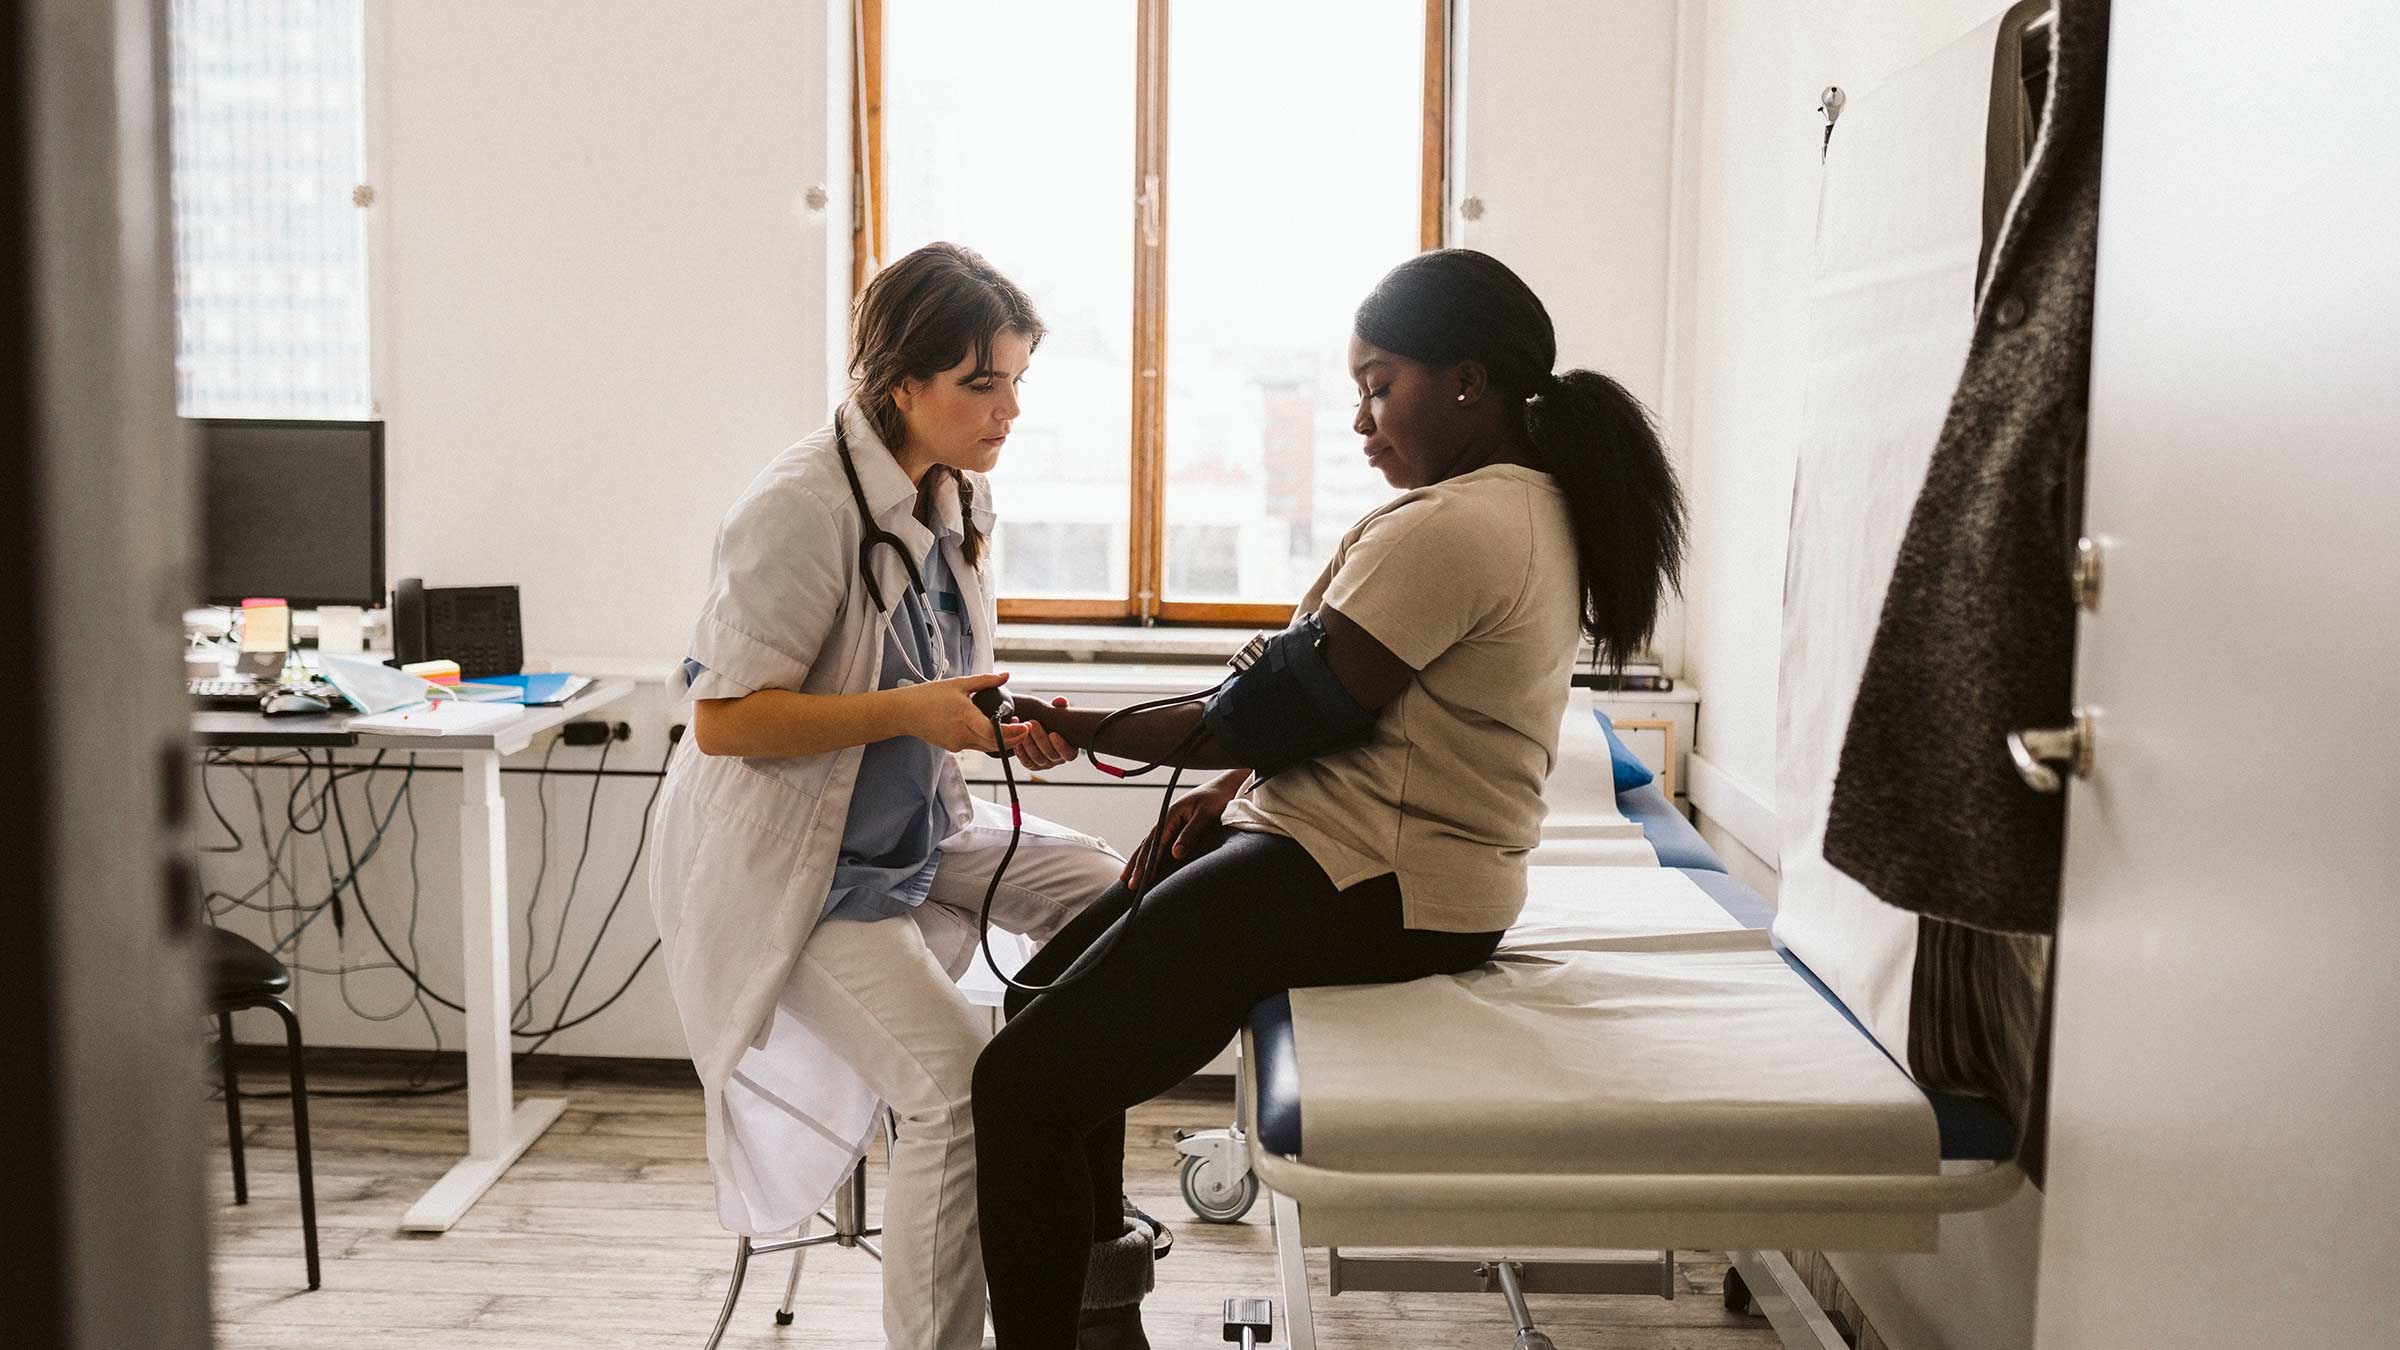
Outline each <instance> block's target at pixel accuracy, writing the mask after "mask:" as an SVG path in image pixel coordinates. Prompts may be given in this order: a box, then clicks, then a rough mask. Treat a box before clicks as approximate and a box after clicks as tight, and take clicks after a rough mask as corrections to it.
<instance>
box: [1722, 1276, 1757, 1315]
mask: <svg viewBox="0 0 2400 1350" xmlns="http://www.w3.org/2000/svg"><path fill="white" fill-rule="evenodd" d="M1725 1311H1727V1312H1729V1313H1733V1314H1735V1315H1736V1316H1740V1317H1756V1316H1758V1305H1756V1304H1754V1303H1752V1302H1751V1301H1750V1285H1749V1282H1748V1281H1746V1280H1744V1279H1743V1278H1742V1272H1740V1271H1738V1270H1735V1269H1734V1268H1733V1267H1731V1266H1727V1267H1726V1268H1725Z"/></svg>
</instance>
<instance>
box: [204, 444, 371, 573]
mask: <svg viewBox="0 0 2400 1350" xmlns="http://www.w3.org/2000/svg"><path fill="white" fill-rule="evenodd" d="M197 426H198V428H199V432H200V454H201V466H202V467H201V484H202V488H201V501H202V503H203V520H202V528H201V549H202V554H201V556H202V559H203V561H202V564H201V576H202V578H203V585H202V591H203V596H204V598H205V599H206V600H207V601H208V603H210V604H212V605H238V604H240V603H241V602H242V601H243V600H244V599H246V598H248V597H251V596H259V595H268V596H280V597H282V598H283V599H286V600H289V601H290V602H291V603H292V605H293V607H294V608H298V609H310V608H314V607H316V606H318V605H361V606H374V605H380V604H382V603H383V601H384V570H383V423H381V422H299V421H290V422H286V421H237V420H230V419H207V420H202V421H199V422H198V423H197Z"/></svg>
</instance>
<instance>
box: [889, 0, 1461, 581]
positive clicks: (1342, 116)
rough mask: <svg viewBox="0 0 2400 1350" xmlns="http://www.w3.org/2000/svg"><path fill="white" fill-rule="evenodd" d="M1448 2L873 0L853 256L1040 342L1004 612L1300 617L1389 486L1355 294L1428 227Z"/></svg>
mask: <svg viewBox="0 0 2400 1350" xmlns="http://www.w3.org/2000/svg"><path fill="white" fill-rule="evenodd" d="M1446 11H1447V6H1446V4H1445V3H1444V0H1346V2H1345V3H1344V4H1341V5H1292V4H1288V3H1273V2H1272V0H1206V3H1202V2H1201V0H1183V3H1170V2H1169V0H1133V2H1131V3H1128V0H1056V2H1055V3H1049V4H1045V5H1043V6H1040V7H1038V9H1035V10H1032V11H1031V12H1027V11H1022V10H1010V11H1007V12H1006V17H1005V18H1004V19H995V17H994V14H995V12H994V11H993V10H991V9H990V8H989V7H988V6H985V5H980V4H973V3H968V0H866V3H864V4H863V6H862V8H861V10H860V15H861V21H862V22H861V29H862V34H861V36H862V40H863V45H862V57H863V58H864V59H863V66H864V71H865V85H866V96H865V97H864V98H863V99H862V100H861V105H862V112H863V117H862V121H861V125H860V127H859V128H858V135H857V139H856V141H855V142H854V143H855V144H856V145H858V146H859V147H861V150H862V159H863V160H864V161H865V163H866V165H867V166H868V173H867V186H866V190H865V191H864V193H862V196H863V197H864V198H865V200H866V206H867V209H866V210H865V211H864V212H863V222H862V223H863V225H864V229H863V232H862V237H861V240H860V244H861V252H862V254H864V253H868V252H872V253H873V255H874V256H876V257H878V258H883V259H889V258H892V257H897V256H899V255H900V254H902V253H905V252H907V251H908V250H910V249H913V248H916V247H918V246H920V245H922V244H925V243H929V242H932V241H934V240H937V239H948V240H952V241H955V242H958V243H962V244H966V245H968V246H970V247H972V248H975V249H977V250H978V251H980V252H982V253H983V254H984V255H985V256H986V257H988V258H990V259H991V261H992V262H993V264H994V265H996V266H998V267H999V268H1000V269H1001V270H1002V271H1004V272H1006V273H1007V274H1008V275H1009V276H1011V277H1012V278H1014V279H1015V280H1016V281H1017V282H1018V283H1019V284H1020V285H1023V286H1024V287H1025V288H1026V290H1027V291H1028V292H1029V293H1030V294H1031V295H1032V296H1033V299H1034V303H1035V304H1036V306H1038V307H1039V308H1040V310H1041V311H1042V315H1043V319H1044V321H1045V322H1046V323H1047V324H1048V326H1049V336H1048V337H1047V338H1046V339H1045V340H1044V342H1043V344H1042V348H1041V351H1040V353H1039V354H1038V355H1037V356H1036V357H1035V359H1034V363H1033V367H1032V369H1031V371H1030V373H1029V375H1028V377H1027V380H1026V389H1025V399H1024V404H1025V410H1024V414H1023V416H1022V418H1021V419H1020V420H1019V422H1018V424H1017V426H1018V429H1017V432H1016V434H1015V435H1014V436H1013V437H1012V438H1011V439H1010V442H1009V448H1008V450H1007V452H1006V453H1005V455H1004V456H1003V457H1002V460H1001V463H1000V467H999V469H998V470H997V471H996V472H995V474H994V475H993V478H994V496H995V497H996V498H997V507H998V510H999V513H1000V517H1001V525H1000V530H999V533H1000V540H999V541H998V542H997V543H996V545H995V561H996V567H997V575H998V577H999V587H1000V593H1001V612H1002V615H1003V617H1007V618H1016V619H1024V618H1086V619H1092V618H1140V619H1144V620H1150V619H1168V620H1176V619H1187V620H1203V621H1206V620H1214V621H1220V622H1259V621H1265V620H1270V619H1273V620H1276V621H1280V618H1281V616H1284V615H1286V614H1288V612H1289V609H1290V606H1291V604H1292V602H1293V601H1294V600H1296V599H1297V598H1298V596H1299V595H1300V593H1301V591H1302V590H1304V589H1305V588H1306V586H1307V584H1308V583H1309V582H1310V581H1311V580H1312V579H1313V578H1314V577H1315V575H1316V572H1317V570H1318V568H1320V567H1321V566H1322V565H1323V563H1324V561H1325V557H1326V555H1327V554H1328V553H1329V552H1330V551H1331V549H1332V546H1333V544H1334V542H1335V541H1336V540H1337V539H1338V538H1339V537H1340V535H1341V532H1342V531H1343V530H1345V529H1347V528H1348V527H1349V526H1350V524H1351V523H1353V522H1354V521H1355V520H1356V519H1357V518H1358V517H1359V516H1360V515H1363V514H1364V513H1365V512H1366V511H1367V510H1368V509H1370V508H1371V507H1372V506H1373V505H1374V504H1375V503H1376V502H1378V501H1381V500H1383V499H1384V497H1386V496H1388V495H1389V491H1390V490H1389V488H1387V487H1386V486H1385V485H1384V483H1383V480H1382V478H1381V476H1380V475H1377V474H1375V473H1374V472H1373V471H1371V470H1369V469H1368V468H1367V467H1366V463H1365V461H1364V460H1363V458H1361V457H1360V455H1359V454H1358V438H1357V436H1356V434H1355V433H1353V432H1352V431H1351V430H1350V422H1351V418H1352V416H1353V414H1354V411H1355V408H1356V401H1357V399H1356V393H1355V391H1354V390H1353V388H1352V386H1351V383H1350V377H1349V372H1348V371H1347V369H1346V368H1345V361H1344V355H1345V347H1346V344H1347V342H1348V339H1349V333H1350V314H1351V311H1352V309H1353V308H1355V307H1356V305H1357V303H1358V301H1359V300H1360V299H1361V298H1362V297H1364V296H1365V294H1366V292H1367V290H1368V288H1369V287H1371V286H1372V285H1373V284H1374V282H1375V280H1376V279H1377V278H1378V277H1380V276H1382V274H1383V273H1384V272H1385V271H1387V270H1388V269H1389V268H1390V267H1391V266H1392V265H1393V264H1394V263H1396V262H1398V261H1400V260H1401V259H1402V258H1404V257H1406V256H1408V255H1409V254H1411V253H1414V252H1416V251H1417V250H1418V249H1419V248H1422V247H1429V246H1431V245H1433V244H1435V243H1437V242H1438V239H1439V226H1440V210H1439V201H1440V188H1441V183H1440V178H1441V145H1442V114H1443V107H1442V104H1443V95H1442V88H1443V82H1442V79H1441V72H1442V70H1443V68H1444V45H1445V44H1444V36H1443V35H1444V32H1445V21H1446V19H1445V16H1446Z"/></svg>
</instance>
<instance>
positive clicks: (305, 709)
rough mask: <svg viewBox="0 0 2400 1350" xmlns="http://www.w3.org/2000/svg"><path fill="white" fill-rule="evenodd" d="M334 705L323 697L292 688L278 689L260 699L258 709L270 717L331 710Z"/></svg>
mask: <svg viewBox="0 0 2400 1350" xmlns="http://www.w3.org/2000/svg"><path fill="white" fill-rule="evenodd" d="M332 708H333V705H332V704H330V703H327V702H326V701H325V700H323V699H321V698H312V697H310V696H309V695H307V694H303V693H300V692H299V691H297V690H292V689H278V690H276V691H275V692H273V693H271V694H268V695H266V696H265V697H263V698H261V699H259V701H258V710H259V711H260V712H262V713H265V714H266V715H267V716H269V717H288V716H292V715H294V714H299V713H322V712H329V711H331V710H332Z"/></svg>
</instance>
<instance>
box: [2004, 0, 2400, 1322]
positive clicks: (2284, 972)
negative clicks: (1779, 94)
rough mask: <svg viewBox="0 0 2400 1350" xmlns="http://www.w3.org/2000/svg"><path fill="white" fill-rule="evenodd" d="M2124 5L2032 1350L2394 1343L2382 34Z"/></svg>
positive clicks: (2397, 22)
mask: <svg viewBox="0 0 2400 1350" xmlns="http://www.w3.org/2000/svg"><path fill="white" fill-rule="evenodd" d="M2114 12H2115V20H2114V30H2113V36H2112V41H2111V50H2110V72H2109V89H2108V132H2107V142H2106V150H2105V180H2104V183H2105V186H2104V188H2103V195H2102V207H2101V229H2100V264H2099V290H2098V298H2097V314H2096V319H2095V324H2094V333H2093V367H2092V409H2091V412H2092V420H2091V437H2090V450H2091V453H2090V460H2091V462H2090V471H2089V478H2088V496H2087V506H2086V524H2087V527H2088V530H2089V532H2090V533H2091V534H2092V535H2094V536H2096V537H2098V538H2100V539H2101V540H2102V541H2103V542H2104V545H2105V547H2104V554H2103V556H2104V568H2105V570H2104V574H2103V578H2102V587H2101V594H2100V597H2099V600H2098V605H2097V608H2096V609H2094V610H2092V611H2091V612H2089V613H2087V614H2086V615H2085V616H2084V619H2083V626H2082V634H2081V639H2080V643H2081V650H2080V653H2079V658H2078V659H2079V667H2080V668H2079V671H2078V687H2077V692H2078V697H2079V699H2080V700H2081V701H2082V703H2083V704H2084V705H2085V706H2086V707H2087V708H2088V709H2091V710H2093V711H2094V713H2095V715H2096V721H2097V732H2096V735H2095V738H2094V739H2095V745H2094V747H2093V748H2094V757H2093V776H2092V777H2091V779H2090V780H2089V781H2087V782H2083V783H2079V784H2076V785H2075V786H2074V787H2073V788H2072V789H2070V790H2071V792H2072V794H2073V799H2072V802H2071V804H2070V808H2069V812H2070V813H2069V830H2068V835H2069V838H2068V848H2067V867H2066V890H2065V903H2064V912H2063V916H2062V919H2061V923H2060V930H2059V935H2058V944H2057V959H2058V967H2057V981H2056V985H2055V990H2056V1014H2055V1022H2054V1027H2055V1031H2054V1036H2053V1074H2052V1080H2051V1083H2052V1088H2051V1094H2052V1100H2051V1112H2050V1120H2051V1126H2052V1144H2051V1155H2050V1156H2051V1162H2050V1172H2049V1181H2048V1185H2047V1187H2046V1196H2045V1211H2044V1218H2043V1225H2044V1231H2043V1235H2042V1260H2041V1278H2040V1286H2039V1291H2038V1313H2037V1336H2038V1344H2039V1345H2040V1346H2041V1347H2043V1350H2068V1348H2070V1347H2075V1348H2080V1347H2093V1348H2094V1350H2119V1348H2120V1347H2126V1346H2177V1347H2184V1348H2187V1350H2209V1348H2211V1347H2220V1346H2222V1347H2233V1346H2244V1347H2247V1346H2260V1345H2291V1346H2366V1345H2388V1344H2391V1343H2392V1336H2393V1334H2394V1333H2393V1331H2392V1321H2391V1317H2392V1315H2391V1311H2390V1307H2389V1303H2388V1300H2387V1299H2385V1298H2383V1297H2382V1296H2381V1291H2382V1289H2383V1286H2384V1283H2385V1281H2386V1280H2387V1279H2388V1277H2389V1274H2390V1267H2391V1262H2392V1259H2393V1257H2394V1256H2395V1254H2400V1158H2396V1157H2395V1154H2394V1151H2393V1149H2392V1148H2391V1144H2390V1141H2391V1138H2392V1130H2393V1128H2394V1122H2395V1121H2396V1120H2400V791H2396V787H2400V768H2396V765H2400V697H2396V695H2400V675H2396V674H2395V671H2400V601H2396V600H2395V596H2400V526H2396V525H2395V523H2394V511H2395V508H2396V507H2400V339H2396V338H2395V329H2394V327H2393V324H2394V320H2395V316H2400V262H2396V261H2395V249H2394V244H2395V241H2396V240H2400V236H2396V235H2395V234H2394V225H2393V222H2394V221H2396V220H2400V161H2396V160H2395V158H2394V156H2393V155H2392V153H2391V151H2392V135H2393V132H2392V128H2393V127H2395V126H2400V82H2395V81H2394V80H2393V79H2392V78H2391V71H2390V68H2389V67H2390V54H2391V53H2392V52H2393V51H2395V50H2400V11H2395V10H2394V9H2393V8H2392V7H2390V6H2389V5H2386V4H2375V3H2367V2H2366V0H2345V2H2344V3H2340V4H2334V5H2323V6H2307V7H2304V8H2301V9H2292V8H2289V7H2286V6H2280V5H2274V4H2270V3H2267V2H2266V0H2222V2H2221V3H2215V4H2210V5H2205V6H2195V5H2188V4H2174V3H2168V2H2167V0H2117V3H2116V5H2115V11H2114Z"/></svg>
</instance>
